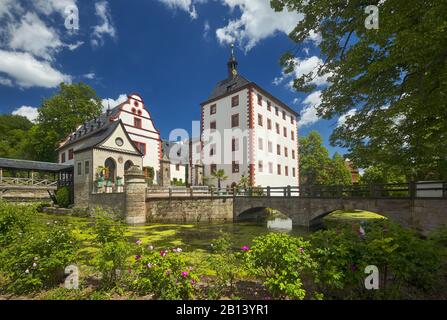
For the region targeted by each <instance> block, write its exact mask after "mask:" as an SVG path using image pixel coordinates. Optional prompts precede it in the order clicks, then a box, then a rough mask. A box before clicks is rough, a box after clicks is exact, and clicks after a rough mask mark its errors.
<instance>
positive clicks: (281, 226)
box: [267, 218, 293, 231]
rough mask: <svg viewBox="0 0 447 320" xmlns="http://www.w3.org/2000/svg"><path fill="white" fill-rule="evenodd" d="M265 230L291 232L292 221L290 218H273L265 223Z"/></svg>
mask: <svg viewBox="0 0 447 320" xmlns="http://www.w3.org/2000/svg"><path fill="white" fill-rule="evenodd" d="M267 229H269V230H278V231H292V229H293V226H292V219H290V218H275V219H272V220H268V221H267Z"/></svg>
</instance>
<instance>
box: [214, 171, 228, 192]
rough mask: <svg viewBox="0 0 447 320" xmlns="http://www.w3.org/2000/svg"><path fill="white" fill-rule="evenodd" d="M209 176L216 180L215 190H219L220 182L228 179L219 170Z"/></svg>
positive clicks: (223, 172)
mask: <svg viewBox="0 0 447 320" xmlns="http://www.w3.org/2000/svg"><path fill="white" fill-rule="evenodd" d="M211 176H212V177H214V178H216V179H217V188H218V189H220V188H221V182H222V181H225V180H227V179H228V176H227V175H225V170H223V169H219V170H216V171H214V172H213V173H211Z"/></svg>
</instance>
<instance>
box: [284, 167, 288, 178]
mask: <svg viewBox="0 0 447 320" xmlns="http://www.w3.org/2000/svg"><path fill="white" fill-rule="evenodd" d="M284 173H285V174H286V176H288V175H289V167H288V166H285V168H284Z"/></svg>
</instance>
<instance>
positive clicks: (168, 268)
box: [129, 243, 198, 300]
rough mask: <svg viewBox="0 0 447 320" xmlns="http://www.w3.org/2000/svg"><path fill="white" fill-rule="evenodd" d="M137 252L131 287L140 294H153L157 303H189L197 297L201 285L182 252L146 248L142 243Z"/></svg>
mask: <svg viewBox="0 0 447 320" xmlns="http://www.w3.org/2000/svg"><path fill="white" fill-rule="evenodd" d="M136 246H137V249H136V250H135V251H136V254H135V257H134V261H135V262H134V263H133V265H132V269H131V270H130V276H129V279H130V287H131V288H132V289H133V290H134V291H136V292H137V293H138V294H144V295H145V294H153V295H154V298H155V299H162V300H185V299H192V298H193V297H194V295H195V291H196V288H195V287H196V284H197V281H198V277H197V275H195V273H194V271H193V269H192V267H190V266H187V264H186V262H185V257H184V255H185V254H184V253H182V252H181V251H182V250H181V249H180V250H179V248H175V249H172V250H168V249H167V250H161V251H156V250H154V249H153V248H152V247H151V248H145V247H144V245H143V244H142V243H137V244H136Z"/></svg>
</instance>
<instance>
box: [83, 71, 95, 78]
mask: <svg viewBox="0 0 447 320" xmlns="http://www.w3.org/2000/svg"><path fill="white" fill-rule="evenodd" d="M83 77H84V78H86V79H95V77H96V74H95V73H94V72H90V73H86V74H84V75H83Z"/></svg>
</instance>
